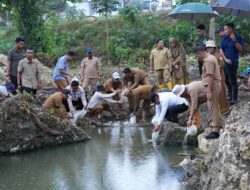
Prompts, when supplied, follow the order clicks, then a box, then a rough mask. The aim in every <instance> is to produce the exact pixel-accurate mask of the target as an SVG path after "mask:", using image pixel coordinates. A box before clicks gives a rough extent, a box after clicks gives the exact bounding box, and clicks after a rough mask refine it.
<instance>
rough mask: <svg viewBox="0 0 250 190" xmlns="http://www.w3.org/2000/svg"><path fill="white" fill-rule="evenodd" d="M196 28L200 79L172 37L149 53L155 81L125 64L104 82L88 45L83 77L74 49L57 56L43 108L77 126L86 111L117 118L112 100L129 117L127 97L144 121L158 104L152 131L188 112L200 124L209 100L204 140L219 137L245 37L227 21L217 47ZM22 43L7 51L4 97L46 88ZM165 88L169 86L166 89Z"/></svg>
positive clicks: (202, 29)
mask: <svg viewBox="0 0 250 190" xmlns="http://www.w3.org/2000/svg"><path fill="white" fill-rule="evenodd" d="M197 31H198V34H199V38H198V39H196V41H195V42H194V47H195V48H194V53H195V55H196V57H197V58H198V65H199V72H200V75H201V80H200V81H195V82H191V83H189V76H188V72H187V68H186V53H185V49H184V47H183V45H182V44H181V43H180V42H179V41H178V40H177V39H175V38H170V40H169V48H167V47H165V46H164V42H163V40H161V39H160V40H158V41H157V42H156V47H155V48H154V49H153V50H152V51H151V54H150V70H151V72H152V73H153V74H154V75H155V78H156V81H157V82H156V83H154V84H152V82H151V81H150V79H149V77H148V74H147V72H145V71H144V70H141V69H138V68H125V69H124V70H123V71H122V76H120V74H119V72H114V73H112V77H111V78H108V79H106V81H105V82H104V83H103V84H100V78H101V76H102V72H101V71H102V69H101V67H102V66H101V62H100V60H99V59H98V58H97V57H95V56H94V54H93V49H92V48H87V50H86V53H87V56H86V57H85V58H84V59H83V60H82V62H81V65H80V67H79V77H78V78H79V79H78V78H77V77H75V76H73V75H72V74H70V72H69V63H70V62H72V61H73V60H75V58H76V54H75V53H74V52H73V51H69V52H68V53H67V54H66V55H64V56H62V57H61V58H59V59H58V61H57V64H56V66H55V68H54V71H53V76H52V79H53V81H54V83H55V85H56V87H57V89H58V91H57V92H56V93H54V94H52V95H50V96H49V97H48V99H47V100H46V101H45V102H44V104H43V107H44V108H45V109H48V110H50V111H53V112H57V113H60V114H62V117H65V116H67V117H69V118H70V119H71V121H72V123H73V124H75V122H76V120H77V117H78V116H80V115H85V114H86V113H88V114H90V115H94V116H97V117H101V115H100V114H101V113H102V111H104V110H106V111H109V112H110V113H111V114H112V115H113V116H116V114H117V112H115V111H114V110H113V108H112V107H113V106H110V104H116V105H117V107H118V110H119V113H120V114H122V115H125V114H126V113H125V111H126V110H125V109H124V102H123V101H122V96H125V97H127V98H128V102H129V114H131V115H135V116H137V117H138V118H139V117H141V120H142V121H143V122H145V121H146V119H147V112H148V110H149V109H150V105H151V104H152V103H153V104H155V116H154V118H153V120H152V123H153V124H154V131H158V130H159V129H160V126H161V125H162V123H163V121H164V120H165V119H167V120H168V121H170V122H175V123H178V122H179V121H178V114H179V113H182V112H185V111H187V110H188V112H189V119H188V121H187V125H188V126H191V125H193V124H197V121H196V120H197V117H196V114H197V113H198V107H199V105H200V104H202V103H205V102H207V106H208V109H209V111H210V113H211V116H212V121H213V122H212V128H213V130H212V132H211V133H210V134H208V135H207V136H206V138H207V139H214V138H218V137H219V130H220V128H221V127H222V126H223V120H222V116H221V113H222V112H226V111H228V108H229V104H228V102H229V103H230V104H235V103H236V102H237V98H238V86H237V69H238V65H239V54H240V52H241V51H242V49H243V39H242V37H240V36H239V35H238V34H237V33H236V32H235V31H234V25H233V24H226V25H225V26H224V28H223V29H222V28H220V29H219V30H217V31H216V33H217V34H218V35H220V36H221V43H220V46H219V47H218V46H217V45H216V42H215V41H212V40H209V39H208V37H207V35H206V32H205V26H204V25H199V26H198V27H197ZM222 34H223V35H222ZM23 47H24V40H23V39H22V38H17V39H16V47H15V48H13V49H12V50H10V51H9V53H8V64H7V69H6V85H5V87H3V88H4V89H5V94H6V95H7V94H13V93H14V92H15V89H19V90H20V91H21V92H23V91H26V92H27V93H30V94H32V95H33V96H35V95H36V93H37V89H39V88H40V87H41V86H42V81H41V77H40V71H39V61H38V60H37V59H34V57H33V49H32V48H26V51H25V50H24V48H23ZM81 82H82V84H83V85H82V86H81V85H80V84H81ZM225 84H226V86H227V89H228V96H227V98H226V89H225ZM166 88H167V89H168V90H167V91H165V92H164V89H166ZM0 89H1V88H0ZM171 90H172V91H171ZM141 101H143V103H142V106H140V103H141Z"/></svg>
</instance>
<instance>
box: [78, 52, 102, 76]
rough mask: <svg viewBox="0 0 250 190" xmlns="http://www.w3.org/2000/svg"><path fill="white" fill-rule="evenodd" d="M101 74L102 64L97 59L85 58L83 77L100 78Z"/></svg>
mask: <svg viewBox="0 0 250 190" xmlns="http://www.w3.org/2000/svg"><path fill="white" fill-rule="evenodd" d="M100 72H101V62H100V60H99V59H98V58H97V57H94V56H93V57H92V59H89V58H88V57H86V58H84V59H83V60H82V63H81V77H83V78H92V79H93V78H99V74H100Z"/></svg>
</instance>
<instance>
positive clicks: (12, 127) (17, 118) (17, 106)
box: [0, 94, 90, 155]
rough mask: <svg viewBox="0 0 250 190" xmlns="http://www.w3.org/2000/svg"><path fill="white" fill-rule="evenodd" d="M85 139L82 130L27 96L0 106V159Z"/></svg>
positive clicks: (15, 98)
mask: <svg viewBox="0 0 250 190" xmlns="http://www.w3.org/2000/svg"><path fill="white" fill-rule="evenodd" d="M88 139H90V137H89V136H88V135H87V134H86V133H85V132H84V131H83V129H81V128H78V127H74V126H72V125H71V124H70V123H69V121H68V120H67V119H66V120H63V119H61V118H59V117H57V116H56V115H54V114H53V113H49V112H48V111H46V110H44V109H42V108H41V107H40V106H38V105H37V101H36V100H35V99H33V98H32V97H31V96H30V95H28V94H24V95H17V96H16V97H14V98H7V99H5V100H1V102H0V155H2V154H13V153H17V152H25V151H30V150H36V149H39V148H43V147H50V146H56V145H61V144H66V143H75V142H81V141H85V140H88Z"/></svg>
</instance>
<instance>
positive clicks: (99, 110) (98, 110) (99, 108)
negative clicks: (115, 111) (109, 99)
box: [88, 103, 110, 115]
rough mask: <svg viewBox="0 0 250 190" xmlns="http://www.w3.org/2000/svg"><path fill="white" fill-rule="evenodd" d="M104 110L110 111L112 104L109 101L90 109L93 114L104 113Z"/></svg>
mask: <svg viewBox="0 0 250 190" xmlns="http://www.w3.org/2000/svg"><path fill="white" fill-rule="evenodd" d="M103 110H106V111H110V106H109V105H108V104H107V103H102V104H101V105H98V106H96V107H94V108H89V109H88V111H89V113H90V114H91V115H98V114H100V113H102V112H103Z"/></svg>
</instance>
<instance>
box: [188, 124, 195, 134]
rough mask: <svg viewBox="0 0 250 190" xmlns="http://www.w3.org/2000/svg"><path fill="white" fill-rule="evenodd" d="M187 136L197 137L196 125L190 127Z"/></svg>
mask: <svg viewBox="0 0 250 190" xmlns="http://www.w3.org/2000/svg"><path fill="white" fill-rule="evenodd" d="M187 135H188V136H195V135H197V127H196V125H192V126H190V127H187Z"/></svg>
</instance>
